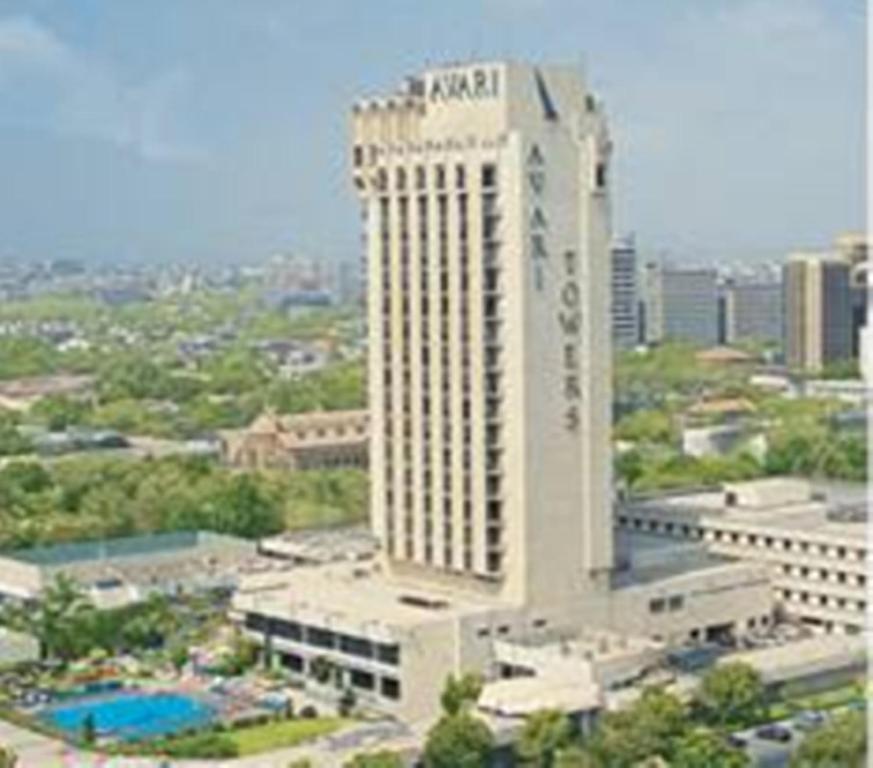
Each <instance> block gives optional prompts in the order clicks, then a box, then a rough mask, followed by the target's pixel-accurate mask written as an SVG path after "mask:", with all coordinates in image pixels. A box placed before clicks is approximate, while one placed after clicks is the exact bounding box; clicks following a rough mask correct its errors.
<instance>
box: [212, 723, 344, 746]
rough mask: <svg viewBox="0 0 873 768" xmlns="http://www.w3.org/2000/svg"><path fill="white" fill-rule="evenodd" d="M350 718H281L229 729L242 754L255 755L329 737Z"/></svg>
mask: <svg viewBox="0 0 873 768" xmlns="http://www.w3.org/2000/svg"><path fill="white" fill-rule="evenodd" d="M350 722H351V721H350V720H344V719H343V718H340V717H316V718H312V719H302V718H301V719H299V720H282V721H279V722H275V723H267V724H265V725H255V726H252V727H250V728H241V729H240V730H238V731H228V732H227V735H228V737H229V738H230V739H231V740H232V741H233V742H234V744H236V747H237V749H238V750H239V754H240V755H252V754H255V753H257V752H267V751H269V750H272V749H281V748H283V747H294V746H297V745H298V744H300V743H301V742H304V741H309V740H310V739H317V738H318V737H319V736H326V735H328V734H330V733H333V732H334V731H337V730H339V729H340V728H342V727H344V726H346V725H348V724H349V723H350Z"/></svg>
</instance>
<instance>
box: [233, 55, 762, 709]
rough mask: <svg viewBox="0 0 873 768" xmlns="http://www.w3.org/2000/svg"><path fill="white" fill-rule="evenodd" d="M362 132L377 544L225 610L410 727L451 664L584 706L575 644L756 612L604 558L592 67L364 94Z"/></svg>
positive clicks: (302, 570)
mask: <svg viewBox="0 0 873 768" xmlns="http://www.w3.org/2000/svg"><path fill="white" fill-rule="evenodd" d="M353 134H354V136H353V148H352V165H353V176H354V180H355V185H356V186H357V188H358V191H359V193H360V198H361V202H362V206H363V213H364V220H365V222H366V239H367V257H368V262H369V268H368V281H369V284H368V291H367V296H368V313H369V316H368V322H369V334H370V348H369V361H370V363H369V364H370V368H369V387H370V410H371V430H372V453H371V462H370V466H371V480H372V483H371V487H372V500H371V507H372V524H373V528H374V530H375V533H376V534H377V536H378V538H379V540H380V541H381V544H382V549H381V555H380V557H379V558H378V559H376V560H365V561H352V562H348V561H344V560H341V561H338V562H331V563H326V564H323V565H318V566H310V567H299V568H293V569H292V570H290V571H284V570H283V571H281V572H279V573H273V572H267V573H264V574H259V575H255V576H252V577H250V578H247V579H246V582H245V584H243V585H241V587H240V588H239V589H238V590H237V592H236V593H235V594H234V598H233V615H234V616H235V617H236V618H237V620H238V621H239V622H240V624H241V625H242V626H243V627H244V628H245V631H246V632H247V633H248V636H249V637H251V638H252V639H253V640H255V641H256V642H258V643H259V644H261V645H262V646H263V647H264V649H265V654H266V656H267V657H268V658H269V660H270V661H271V663H273V664H276V665H278V666H280V667H281V668H283V669H285V670H287V671H288V672H290V673H291V674H293V675H296V676H299V677H300V678H301V679H302V680H304V681H306V684H307V685H308V684H310V682H311V681H312V680H313V679H315V678H318V676H319V670H320V669H321V670H323V669H324V664H322V663H319V662H320V660H324V659H327V660H329V661H330V663H331V667H332V669H333V670H334V671H335V673H336V680H335V683H336V684H337V685H339V686H341V687H348V688H349V689H350V690H352V691H354V693H355V695H356V696H357V697H359V698H360V700H361V701H362V702H366V703H367V704H368V705H372V706H373V707H375V708H377V709H379V710H380V711H381V710H384V711H387V712H390V713H393V714H395V715H397V716H399V717H401V718H403V719H406V720H411V721H418V720H427V719H431V718H433V717H435V716H436V715H437V714H438V712H439V699H440V691H441V689H442V688H443V685H444V681H445V679H446V676H447V675H449V674H458V673H463V672H467V671H475V672H481V673H484V675H485V676H486V679H488V680H489V681H491V683H490V684H489V685H488V686H486V689H485V691H483V698H484V699H486V702H485V704H483V706H486V707H487V706H490V707H491V708H492V710H494V711H514V712H515V711H518V709H517V706H516V705H519V706H521V707H522V708H524V707H527V706H539V705H537V703H536V702H537V701H539V699H536V698H534V699H531V696H530V690H529V689H528V688H527V687H526V681H528V682H529V679H528V678H529V675H530V674H535V675H536V676H538V677H539V678H540V679H539V681H538V682H537V683H535V686H537V690H539V691H540V692H541V693H542V692H545V693H547V694H548V695H549V696H552V695H553V694H554V695H555V696H557V697H558V698H557V700H558V701H563V700H564V699H562V698H561V697H563V696H565V695H567V696H570V697H571V698H572V699H573V701H574V702H575V703H574V706H575V705H576V704H578V696H579V695H580V692H584V691H588V692H591V691H594V692H595V693H596V688H597V685H596V684H595V683H594V682H593V679H592V678H591V677H590V671H586V670H590V667H588V666H586V665H587V661H586V659H587V658H588V654H590V653H594V652H595V651H597V652H598V653H599V652H601V651H602V652H603V653H604V654H606V655H608V656H609V658H610V659H611V661H610V664H611V663H612V662H613V661H614V658H613V656H611V655H610V654H612V653H613V651H614V650H615V649H614V648H613V647H612V646H610V645H609V644H607V645H605V646H602V641H603V638H602V637H600V639H598V640H597V641H596V642H594V644H593V645H592V644H591V643H592V642H593V641H592V640H591V638H590V637H588V633H589V632H590V631H592V630H593V631H595V632H596V631H600V630H601V629H606V630H608V631H612V632H619V633H621V635H622V641H621V642H622V644H621V645H620V646H619V648H620V649H622V648H623V649H624V650H622V651H620V653H619V655H621V653H624V652H625V651H627V652H629V653H632V654H633V653H636V651H633V650H630V651H628V649H629V648H631V646H630V645H628V642H627V636H628V635H631V636H644V637H648V636H652V637H658V638H666V637H675V638H677V639H678V640H679V641H685V640H687V639H688V638H690V637H691V638H693V637H705V636H708V635H707V632H708V631H709V629H708V628H709V627H711V626H712V625H715V628H716V629H719V628H721V627H723V626H724V625H725V623H727V624H729V625H730V626H740V625H745V624H744V622H746V621H747V620H748V621H751V622H754V621H757V620H758V618H759V617H760V616H763V615H764V614H766V613H767V611H768V610H769V608H770V606H771V598H770V591H769V582H768V580H767V577H766V573H765V572H763V570H762V572H761V573H758V572H757V571H756V572H754V573H751V572H750V571H749V568H750V567H751V566H748V565H740V564H735V565H733V566H731V567H727V566H725V564H724V563H723V562H721V561H719V563H718V564H717V567H715V566H713V567H711V568H710V569H709V570H708V571H706V570H702V567H703V566H701V565H700V564H699V563H698V564H697V565H694V566H693V567H691V568H690V569H689V567H688V566H686V565H683V564H681V563H679V560H681V558H676V563H673V562H672V560H670V563H669V566H667V565H665V563H666V562H667V560H666V558H673V555H672V554H668V555H666V556H664V555H658V556H657V557H656V556H655V555H653V553H652V552H651V551H649V550H644V551H643V557H642V560H640V561H638V562H636V561H635V560H634V553H633V551H630V552H628V545H627V542H626V541H625V540H624V539H620V540H619V543H620V546H619V547H617V550H618V556H617V557H615V558H613V526H612V516H611V505H610V440H609V427H610V407H611V392H610V337H611V323H610V306H609V305H610V253H609V186H608V182H609V154H610V144H609V138H608V135H607V131H606V125H605V121H604V118H603V115H602V113H601V110H600V107H599V105H598V103H597V101H596V100H595V99H594V97H593V96H592V95H591V94H590V93H589V92H588V91H587V90H586V88H585V84H584V82H583V81H582V79H581V77H580V75H579V74H578V73H577V72H576V71H575V70H573V69H565V68H562V67H536V66H530V65H524V64H516V63H493V64H475V65H470V66H453V67H446V68H442V69H437V70H432V71H429V72H426V73H425V74H424V75H422V76H420V77H415V78H411V79H410V80H409V81H408V82H407V84H406V86H405V88H404V89H403V90H402V91H401V92H400V93H398V94H396V95H394V96H389V97H387V98H383V99H377V100H370V101H363V102H361V103H359V104H358V105H357V106H356V107H355V109H354V115H353ZM671 551H672V550H671ZM659 558H660V559H659ZM614 559H615V561H616V562H617V563H618V567H616V569H615V570H613V561H614ZM656 561H657V562H656ZM635 562H636V565H637V566H639V567H638V568H637V569H636V570H634V564H635ZM676 565H679V566H680V567H678V568H676V567H675V566H676ZM755 567H756V568H757V567H758V566H755ZM583 636H585V637H583ZM586 637H587V639H586ZM574 639H575V640H579V642H580V643H581V645H577V646H573V647H574V648H576V650H575V651H573V653H576V654H581V656H579V657H578V658H576V662H573V661H572V659H568V658H567V656H566V654H567V653H568V652H570V651H569V649H570V647H571V645H572V642H571V641H573V640H574ZM601 646H602V647H601ZM634 647H636V646H634ZM582 648H587V649H588V650H584V652H583V650H580V649H582ZM592 648H593V649H595V650H591V649H592ZM598 649H599V650H598ZM555 659H557V660H558V662H559V663H558V664H557V666H556V665H555V663H553V662H554V661H555ZM632 668H633V669H635V670H636V669H638V668H637V667H632ZM627 669H631V667H628V668H627ZM556 670H558V671H556ZM634 674H636V673H634ZM580 676H581V677H580ZM592 686H594V687H593V688H592ZM585 695H586V696H588V694H587V693H586V694H585ZM592 695H593V694H592ZM597 695H599V694H597ZM595 699H596V696H595V697H594V699H590V701H589V704H590V703H591V702H594V701H595ZM549 701H551V702H554V701H556V699H555V698H549ZM489 702H490V704H489ZM495 702H497V704H495ZM513 702H515V703H513ZM586 706H588V705H586ZM592 706H596V703H595V704H593V705H592ZM495 707H496V709H495ZM506 707H509V709H506Z"/></svg>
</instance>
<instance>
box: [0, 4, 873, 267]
mask: <svg viewBox="0 0 873 768" xmlns="http://www.w3.org/2000/svg"><path fill="white" fill-rule="evenodd" d="M864 5H865V4H864V0H658V2H653V0H621V2H604V1H603V0H440V1H439V2H422V0H366V1H363V0H343V1H342V2H341V1H340V0H318V1H317V2H302V0H147V1H146V0H75V1H74V2H71V1H70V0H18V1H17V2H15V1H13V0H0V258H2V257H4V256H6V257H10V256H11V257H16V258H20V259H33V260H41V259H47V258H77V259H84V260H91V261H97V262H104V263H105V262H122V261H125V262H129V261H146V260H152V261H161V262H167V261H177V262H178V261H190V262H192V263H195V262H197V263H209V262H230V261H245V262H257V261H261V260H263V259H265V258H267V257H268V256H269V255H270V254H272V253H275V252H278V251H290V252H297V253H305V254H308V255H311V256H314V257H316V258H323V259H330V260H336V259H356V258H357V257H358V252H359V249H360V234H359V231H358V227H359V216H358V213H357V206H356V204H355V201H354V198H353V194H352V190H351V185H350V182H349V179H348V178H347V165H346V161H347V157H346V153H347V152H348V147H347V131H348V116H349V107H350V105H351V104H352V102H353V101H355V100H356V99H357V98H359V97H361V96H362V95H367V94H378V93H383V92H386V91H390V90H392V89H393V88H394V87H396V86H397V85H399V84H400V82H401V81H402V79H403V77H404V76H405V75H407V74H411V73H414V72H417V71H420V70H421V69H422V68H424V67H426V66H427V65H428V64H435V63H441V62H445V61H457V60H467V59H494V58H501V57H509V58H516V59H531V60H536V61H541V62H546V63H548V62H570V63H578V64H579V66H580V67H582V68H583V70H584V72H585V73H586V76H587V78H588V81H589V82H590V83H591V84H592V85H593V87H594V88H595V89H596V91H597V92H598V94H599V96H600V97H602V98H603V100H604V101H605V104H606V108H607V110H608V113H609V117H610V122H611V127H612V133H613V138H614V143H615V154H614V157H615V171H614V175H613V179H614V197H615V203H614V209H615V216H614V219H615V221H614V224H615V229H616V231H617V232H621V233H626V232H633V233H635V235H636V239H637V243H638V246H639V248H640V250H641V252H643V253H644V254H651V255H658V254H667V255H668V256H669V257H670V258H673V259H674V260H684V261H689V262H695V263H719V262H727V261H746V262H759V261H763V260H766V259H771V258H777V259H778V258H781V257H782V256H783V255H784V254H785V252H787V251H788V250H791V249H792V248H798V247H803V248H806V247H822V246H827V244H828V243H829V242H830V241H831V240H832V238H833V235H834V234H835V233H836V232H838V231H841V230H844V229H857V228H861V227H862V226H863V222H864V207H865V200H864V192H865V188H864V187H865V174H864V166H865V146H864V137H865V125H864V119H865V112H866V109H865V80H864V59H865V15H864V14H865V10H864Z"/></svg>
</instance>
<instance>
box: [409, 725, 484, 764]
mask: <svg viewBox="0 0 873 768" xmlns="http://www.w3.org/2000/svg"><path fill="white" fill-rule="evenodd" d="M493 749H494V736H493V735H492V734H491V731H490V729H489V728H488V726H487V725H486V724H485V723H483V722H482V721H481V720H478V719H477V718H475V717H473V716H472V715H471V714H469V713H468V712H466V711H462V712H459V713H458V714H454V715H443V717H442V718H441V719H440V720H439V721H438V722H437V724H436V725H435V726H434V727H433V728H431V729H430V732H429V733H428V735H427V741H426V742H425V745H424V766H425V768H483V766H485V765H487V764H488V759H489V757H490V755H491V752H492V751H493Z"/></svg>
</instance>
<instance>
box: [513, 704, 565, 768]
mask: <svg viewBox="0 0 873 768" xmlns="http://www.w3.org/2000/svg"><path fill="white" fill-rule="evenodd" d="M573 731H574V729H573V726H572V724H571V723H570V720H569V718H568V717H567V715H566V714H564V713H563V712H560V711H558V710H555V709H544V710H540V711H539V712H534V713H533V714H532V715H531V716H530V717H529V718H528V719H527V721H526V722H525V724H524V727H523V728H522V730H521V733H520V734H519V737H518V741H517V742H516V745H515V751H516V754H517V756H518V759H519V762H520V763H521V764H522V765H526V766H536V768H552V767H553V766H554V765H555V761H556V757H557V755H558V753H559V752H560V751H561V750H562V749H564V748H565V747H567V746H568V745H569V744H570V742H571V741H572V740H573V735H574V732H573Z"/></svg>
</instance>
